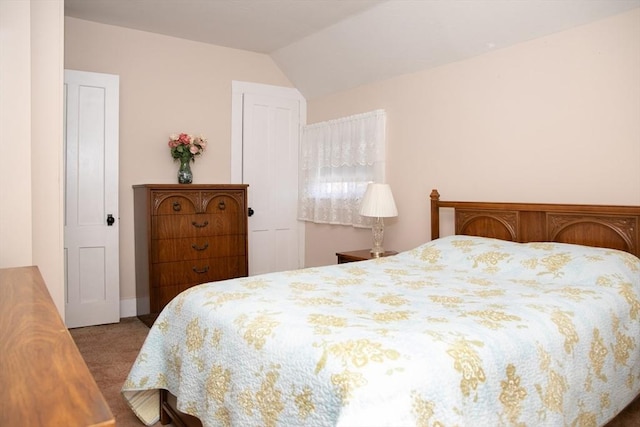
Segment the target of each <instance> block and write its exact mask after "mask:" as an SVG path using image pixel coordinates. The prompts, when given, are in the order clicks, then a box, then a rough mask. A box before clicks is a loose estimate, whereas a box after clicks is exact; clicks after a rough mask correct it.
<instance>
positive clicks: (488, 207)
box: [430, 190, 640, 257]
mask: <svg viewBox="0 0 640 427" xmlns="http://www.w3.org/2000/svg"><path fill="white" fill-rule="evenodd" d="M430 197H431V238H432V239H437V238H438V237H440V209H441V208H452V209H453V210H454V216H455V234H466V235H472V236H484V237H492V238H496V239H502V240H511V241H514V242H523V243H524V242H561V243H574V244H580V245H586V246H599V247H604V248H612V249H619V250H623V251H626V252H630V253H632V254H634V255H636V256H638V257H640V206H615V205H575V204H573V205H572V204H549V203H546V204H545V203H496V202H453V201H442V200H440V194H439V193H438V191H437V190H433V191H432V192H431V196H430Z"/></svg>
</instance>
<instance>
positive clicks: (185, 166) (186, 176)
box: [178, 158, 193, 184]
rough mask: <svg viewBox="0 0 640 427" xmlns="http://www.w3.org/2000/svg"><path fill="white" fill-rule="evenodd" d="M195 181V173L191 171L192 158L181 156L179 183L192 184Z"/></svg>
mask: <svg viewBox="0 0 640 427" xmlns="http://www.w3.org/2000/svg"><path fill="white" fill-rule="evenodd" d="M192 182H193V173H191V159H190V158H181V159H180V169H178V183H179V184H191V183H192Z"/></svg>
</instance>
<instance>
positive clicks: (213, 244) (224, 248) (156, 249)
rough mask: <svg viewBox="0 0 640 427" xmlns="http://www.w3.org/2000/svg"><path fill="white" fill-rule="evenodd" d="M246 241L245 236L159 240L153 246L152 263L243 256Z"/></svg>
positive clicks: (228, 235) (231, 235) (229, 235)
mask: <svg viewBox="0 0 640 427" xmlns="http://www.w3.org/2000/svg"><path fill="white" fill-rule="evenodd" d="M245 240H246V236H245V235H244V234H227V235H222V236H204V237H190V238H183V239H159V240H157V241H155V242H154V243H153V244H152V245H151V248H152V249H151V252H152V257H151V262H171V261H186V260H191V259H207V258H214V257H228V256H241V255H244V254H245V251H246V241H245Z"/></svg>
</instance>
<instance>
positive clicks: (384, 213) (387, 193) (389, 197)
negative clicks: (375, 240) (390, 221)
mask: <svg viewBox="0 0 640 427" xmlns="http://www.w3.org/2000/svg"><path fill="white" fill-rule="evenodd" d="M360 215H362V216H370V217H374V218H389V217H394V216H398V209H397V208H396V202H395V201H394V200H393V194H391V187H389V184H376V183H373V182H371V183H369V185H368V186H367V191H366V193H364V197H363V199H362V205H361V207H360Z"/></svg>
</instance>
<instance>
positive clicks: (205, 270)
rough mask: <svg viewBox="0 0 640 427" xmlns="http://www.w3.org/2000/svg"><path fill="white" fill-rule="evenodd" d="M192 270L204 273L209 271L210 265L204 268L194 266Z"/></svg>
mask: <svg viewBox="0 0 640 427" xmlns="http://www.w3.org/2000/svg"><path fill="white" fill-rule="evenodd" d="M192 270H193V271H194V272H196V273H198V274H204V273H206V272H207V271H209V266H208V265H207V266H206V267H204V268H202V269H197V268H195V267H193V268H192Z"/></svg>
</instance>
